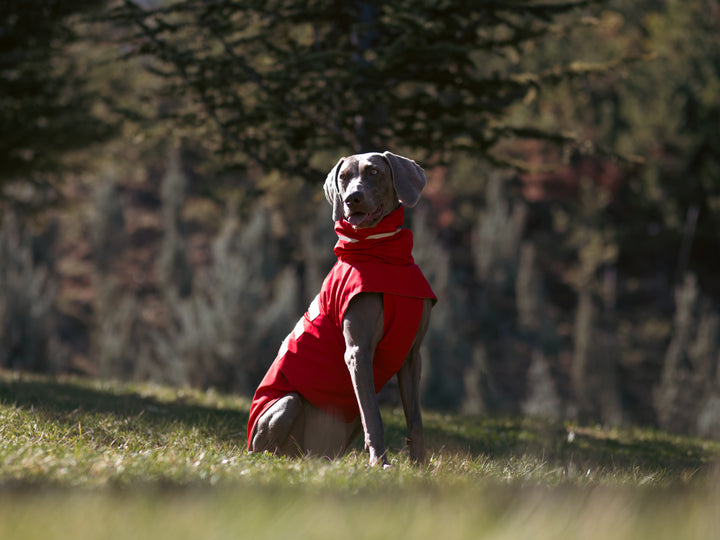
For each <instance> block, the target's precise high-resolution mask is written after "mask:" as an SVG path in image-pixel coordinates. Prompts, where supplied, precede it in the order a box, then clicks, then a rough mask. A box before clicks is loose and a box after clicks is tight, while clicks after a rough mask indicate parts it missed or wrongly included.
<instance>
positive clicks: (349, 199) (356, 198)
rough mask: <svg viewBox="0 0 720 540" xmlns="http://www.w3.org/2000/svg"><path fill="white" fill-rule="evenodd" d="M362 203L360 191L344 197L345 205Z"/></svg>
mask: <svg viewBox="0 0 720 540" xmlns="http://www.w3.org/2000/svg"><path fill="white" fill-rule="evenodd" d="M362 202H363V193H362V191H353V192H351V193H348V194H347V195H345V204H361V203H362Z"/></svg>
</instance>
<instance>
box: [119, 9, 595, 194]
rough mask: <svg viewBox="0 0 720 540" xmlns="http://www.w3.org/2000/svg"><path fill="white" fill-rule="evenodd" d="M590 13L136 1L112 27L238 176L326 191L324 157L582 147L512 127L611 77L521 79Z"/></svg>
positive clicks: (562, 72) (432, 157)
mask: <svg viewBox="0 0 720 540" xmlns="http://www.w3.org/2000/svg"><path fill="white" fill-rule="evenodd" d="M593 3H594V2H592V1H571V2H552V3H549V2H537V1H535V0H522V1H519V2H481V3H478V2H435V1H428V0H404V1H402V2H393V3H381V2H372V1H368V2H361V1H354V2H338V1H314V2H306V1H303V2H298V1H295V0H278V1H271V2H267V1H265V2H255V1H245V0H181V1H174V2H169V3H167V4H160V5H159V6H158V7H155V8H151V7H147V6H150V5H155V4H153V3H147V2H133V1H130V0H127V1H125V2H123V3H122V4H118V5H117V7H115V9H113V10H112V11H111V12H110V13H109V14H108V15H107V17H106V20H109V21H112V22H113V23H114V24H117V25H120V24H124V25H126V26H127V27H128V37H127V38H125V39H126V40H130V39H131V40H132V43H133V44H134V51H133V53H132V54H131V55H130V56H131V57H132V56H135V55H141V56H142V57H143V58H144V59H146V63H147V68H148V69H149V70H151V72H153V73H155V74H157V75H159V76H160V77H161V78H163V79H164V80H165V81H166V82H165V87H164V90H165V93H166V94H167V95H168V96H173V97H174V98H175V101H174V102H173V103H174V104H175V105H179V107H176V108H175V109H174V110H170V111H167V114H166V116H170V117H172V118H173V119H174V120H176V121H179V122H180V125H183V126H185V127H189V128H190V129H191V130H194V131H195V132H202V133H203V134H204V137H203V139H204V142H205V143H206V144H208V143H209V144H210V146H211V148H214V149H216V150H219V151H220V152H221V153H223V154H224V155H225V157H226V158H227V159H228V160H229V162H230V163H233V164H244V165H245V166H247V165H248V164H254V165H259V166H260V167H262V168H263V169H264V170H265V171H279V172H282V173H284V174H290V175H300V176H302V177H304V178H306V179H309V180H317V179H319V178H323V177H324V170H325V169H324V168H323V169H321V170H317V169H315V168H314V165H313V163H314V162H313V158H314V157H315V156H316V155H317V154H318V152H326V153H329V154H332V155H336V154H337V153H338V152H359V151H366V150H371V149H378V148H387V147H392V148H398V149H404V150H406V151H409V152H411V153H412V155H413V156H416V158H417V159H418V160H422V161H424V162H428V163H429V162H430V161H435V162H437V161H438V160H439V161H443V160H444V159H448V158H449V156H450V153H453V152H457V151H464V152H471V153H473V154H474V155H480V156H484V157H485V158H487V159H489V160H490V161H493V162H496V163H499V162H503V161H504V159H505V158H504V157H503V156H502V155H501V154H499V153H497V152H495V147H496V146H497V145H498V144H499V143H500V142H501V141H503V140H507V139H512V138H517V137H521V138H524V137H530V138H533V137H541V138H549V139H553V140H557V141H561V142H562V141H565V140H569V139H571V138H572V137H569V136H568V135H567V134H562V133H559V132H557V131H556V132H544V131H543V130H541V129H539V128H538V127H537V126H529V125H512V124H510V123H509V122H507V121H506V118H505V117H506V115H507V113H508V111H509V109H510V108H511V107H512V106H514V105H515V104H517V103H520V102H522V100H523V99H525V98H526V97H527V96H528V95H530V94H531V93H533V92H535V91H536V89H537V87H538V86H539V85H541V84H543V83H544V82H546V81H550V80H558V79H562V78H564V76H566V75H568V74H577V73H578V72H582V73H587V72H592V71H593V70H594V69H601V68H600V67H598V66H593V65H589V64H587V65H584V66H583V67H582V68H581V67H580V66H564V67H563V66H561V67H557V66H555V68H556V69H554V70H551V71H548V72H547V73H539V74H538V73H521V72H518V70H517V69H516V67H515V66H514V65H513V63H514V60H513V59H516V58H518V57H519V56H520V55H521V54H523V52H524V51H525V50H526V49H527V48H529V47H531V46H532V45H533V44H534V43H535V42H537V41H539V40H542V39H543V38H546V37H548V36H551V35H552V33H553V32H556V31H557V25H559V22H558V20H559V18H560V17H561V16H562V15H563V14H567V13H573V14H575V13H577V12H578V11H579V10H580V9H582V8H585V7H587V6H588V5H589V4H593ZM188 96H189V97H190V98H191V102H190V103H187V101H185V100H183V99H182V98H185V97H188ZM182 105H184V106H182Z"/></svg>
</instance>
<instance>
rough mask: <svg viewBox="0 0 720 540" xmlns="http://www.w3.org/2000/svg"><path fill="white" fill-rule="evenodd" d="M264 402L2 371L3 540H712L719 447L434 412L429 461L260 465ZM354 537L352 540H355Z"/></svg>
mask: <svg viewBox="0 0 720 540" xmlns="http://www.w3.org/2000/svg"><path fill="white" fill-rule="evenodd" d="M248 405H249V403H248V401H247V400H246V399H243V398H240V397H236V396H227V395H222V394H219V393H216V392H199V391H194V390H188V389H182V390H178V389H171V388H165V387H159V386H154V385H145V384H138V385H128V384H118V383H108V382H99V381H86V380H81V379H73V378H61V379H52V378H46V377H39V376H29V375H24V374H23V375H18V374H12V373H7V372H0V538H3V539H4V538H13V539H15V538H28V539H33V538H41V537H42V538H47V533H48V531H49V530H52V531H53V532H52V536H53V537H56V538H70V537H72V538H78V537H81V538H129V537H132V538H229V537H237V536H241V537H253V538H255V537H260V538H277V537H281V536H290V537H293V538H294V537H311V538H339V537H343V536H349V537H354V538H390V537H396V536H400V537H409V536H416V537H420V538H436V537H441V538H443V537H448V538H466V537H467V538H477V537H487V538H591V539H592V538H713V536H712V535H711V534H710V531H716V530H720V523H719V522H718V520H719V519H720V518H719V517H718V516H720V513H718V512H717V511H716V509H717V508H720V488H718V487H717V484H718V480H720V474H719V473H718V467H717V464H718V460H719V459H720V443H718V442H713V441H706V440H702V439H696V438H690V437H681V436H678V435H673V434H668V433H664V432H659V431H656V430H651V429H640V428H634V427H627V428H614V429H603V428H602V427H598V426H579V425H572V424H556V423H549V422H544V421H539V420H533V419H513V418H488V417H471V416H455V415H444V414H439V413H434V412H431V411H428V412H426V414H425V423H426V431H427V439H428V447H429V454H430V457H429V460H428V463H427V465H425V466H423V467H416V466H413V465H412V464H411V463H410V462H409V460H408V458H407V455H406V453H405V451H404V450H403V448H402V439H403V436H404V420H403V416H402V412H401V411H399V410H385V411H384V412H383V416H384V418H385V421H386V422H385V423H386V433H387V440H388V444H389V446H390V461H391V463H392V464H393V467H392V468H391V469H390V470H388V471H382V470H377V469H370V468H368V466H367V464H366V456H365V455H364V454H363V453H362V452H361V451H359V449H356V450H354V451H352V452H350V453H349V454H348V455H347V456H345V457H344V458H342V459H338V460H335V461H328V460H323V459H301V460H295V459H281V458H276V457H273V456H269V455H252V454H247V453H246V452H245V450H244V448H245V424H246V421H247V410H248ZM339 531H345V532H344V533H342V534H341V533H340V532H339Z"/></svg>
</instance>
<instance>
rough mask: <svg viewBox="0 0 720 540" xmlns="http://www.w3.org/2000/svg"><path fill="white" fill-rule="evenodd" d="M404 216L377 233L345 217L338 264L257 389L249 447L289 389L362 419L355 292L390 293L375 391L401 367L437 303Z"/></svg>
mask: <svg viewBox="0 0 720 540" xmlns="http://www.w3.org/2000/svg"><path fill="white" fill-rule="evenodd" d="M404 219H405V210H404V208H403V207H402V206H401V207H399V208H398V209H397V210H395V211H394V212H392V213H391V214H389V215H387V216H386V217H385V218H384V219H383V220H382V221H381V222H380V223H379V224H378V225H376V226H375V227H372V228H368V229H355V228H353V227H352V226H351V225H350V224H349V223H347V222H346V221H344V220H340V221H337V222H336V223H335V232H336V233H337V235H338V241H337V244H336V245H335V248H334V252H335V254H336V255H337V257H338V261H337V263H335V266H334V267H333V268H332V270H331V271H330V273H329V274H328V275H327V277H326V278H325V281H324V282H323V285H322V288H321V289H320V293H319V294H318V296H317V297H316V298H315V300H313V302H312V304H310V307H309V308H308V310H307V312H306V313H305V315H304V316H303V318H302V319H300V320H299V321H298V323H297V325H296V326H295V329H294V330H293V331H292V332H291V333H290V335H288V337H287V338H285V341H284V342H283V344H282V346H281V347H280V351H279V352H278V355H277V357H276V358H275V361H274V362H273V364H272V365H271V366H270V368H269V369H268V372H267V373H266V374H265V377H264V378H263V380H262V382H261V383H260V386H259V387H258V389H257V390H256V391H255V396H254V397H253V402H252V406H251V408H250V418H249V421H248V450H249V449H250V442H251V441H252V435H253V432H254V430H255V424H256V423H257V421H258V418H260V416H262V414H263V413H264V412H265V411H266V410H267V409H268V407H270V406H271V405H272V404H273V403H275V402H276V401H277V400H278V399H280V398H281V397H283V396H284V395H286V394H288V393H290V392H297V393H299V394H300V395H301V396H303V397H304V398H305V399H307V400H308V401H309V402H310V403H312V404H313V405H315V406H316V407H318V408H320V409H322V410H324V411H326V412H327V413H329V414H332V415H333V416H335V417H337V418H339V419H341V420H343V421H345V422H352V421H353V419H355V417H357V415H358V414H359V412H360V411H359V408H358V404H357V400H356V398H355V391H354V389H353V386H352V381H351V379H350V372H349V371H348V368H347V366H346V364H345V358H344V355H345V339H344V337H343V334H342V321H343V316H344V314H345V310H346V309H347V307H348V304H349V303H350V300H352V298H353V297H354V296H355V295H356V294H358V293H360V292H377V293H383V305H384V316H385V326H384V330H383V336H382V339H381V340H380V343H378V346H377V348H376V350H375V356H374V358H373V373H374V380H375V391H376V392H379V391H380V390H381V389H382V387H383V386H385V384H386V383H387V382H388V381H389V380H390V378H391V377H392V376H393V375H395V374H396V373H397V372H398V371H399V370H400V367H401V366H402V364H403V362H404V361H405V357H406V356H407V354H408V353H409V352H410V347H411V346H412V344H413V341H414V339H415V335H416V333H417V329H418V325H419V324H420V318H421V317H422V311H423V299H424V298H431V299H433V300H435V295H434V294H433V292H432V289H431V288H430V285H429V284H428V282H427V280H426V279H425V276H423V274H422V272H421V271H420V268H419V267H418V266H417V265H416V264H415V261H414V260H413V257H412V245H413V236H412V232H410V230H409V229H404V228H402V225H403V222H404Z"/></svg>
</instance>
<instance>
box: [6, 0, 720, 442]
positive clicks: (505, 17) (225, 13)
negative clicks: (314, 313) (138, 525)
mask: <svg viewBox="0 0 720 540" xmlns="http://www.w3.org/2000/svg"><path fill="white" fill-rule="evenodd" d="M719 35H720V2H718V1H717V0H683V1H673V0H638V1H635V2H623V1H620V0H617V1H610V0H608V1H592V0H590V1H566V2H559V1H551V0H545V1H542V2H540V1H534V0H518V1H514V2H491V1H453V2H449V1H443V0H398V1H395V2H392V3H385V2H376V1H340V0H304V1H302V2H300V1H296V0H263V1H254V0H178V1H171V0H168V1H163V0H142V1H141V0H136V1H130V0H126V1H115V0H108V1H105V0H74V1H69V0H22V1H21V0H8V1H5V2H3V3H2V5H1V6H0V98H1V99H0V125H1V126H2V129H1V130H0V148H1V149H2V151H1V152H0V368H4V369H12V370H33V371H40V372H47V373H77V374H82V375H87V376H92V377H108V378H119V379H134V380H152V381H157V382H160V383H167V384H173V385H190V386H196V387H203V388H208V387H214V388H218V389H221V390H223V391H230V392H237V393H241V394H245V395H251V394H252V392H253V390H254V388H255V386H256V384H257V382H258V381H259V380H260V378H261V377H262V375H263V373H264V371H265V369H266V368H267V366H268V365H269V364H270V363H271V362H272V360H273V358H274V356H275V353H276V351H277V349H278V346H279V344H280V343H281V341H282V339H283V338H284V336H285V334H286V333H287V332H288V331H289V330H290V329H291V328H292V326H293V325H294V323H295V321H296V320H297V318H298V317H299V316H300V315H301V314H302V313H303V312H304V310H305V308H306V306H307V305H308V303H309V301H310V300H311V299H312V298H313V297H314V295H315V294H316V292H317V290H318V289H319V287H320V284H321V282H322V279H323V278H324V276H325V274H326V272H327V271H328V270H329V268H330V267H331V265H332V264H333V262H334V255H333V253H332V246H333V244H334V241H335V235H334V233H333V231H332V223H331V218H330V207H329V205H328V204H327V203H326V202H325V199H324V196H323V194H322V182H323V181H324V179H325V175H326V174H327V172H328V171H329V170H330V169H331V168H332V166H333V165H334V164H335V162H336V161H337V159H338V158H339V157H341V156H343V155H346V154H351V153H356V152H360V151H369V150H381V151H382V150H386V149H388V150H391V151H393V152H395V153H398V154H402V155H405V156H408V157H411V158H413V159H415V160H416V161H418V162H419V163H420V164H421V165H422V166H423V167H424V168H425V170H426V173H427V176H428V179H429V183H428V187H427V189H426V191H425V197H424V199H423V200H422V201H421V203H420V204H419V205H418V207H416V208H415V209H413V210H412V211H411V212H409V215H408V218H407V220H408V223H407V224H408V225H409V226H411V227H412V229H413V231H414V234H415V249H414V254H415V258H416V262H417V263H418V264H419V265H420V266H421V268H422V269H423V270H424V272H425V274H426V276H427V277H428V279H429V280H430V282H431V284H432V286H433V288H434V290H435V292H436V294H437V295H438V297H439V302H438V304H437V306H436V308H435V310H434V312H433V318H432V323H431V327H430V330H429V333H428V336H427V338H426V341H425V347H424V357H423V361H424V368H423V369H424V371H423V402H424V404H425V406H426V407H430V408H433V409H437V410H452V411H462V412H465V413H469V414H530V415H536V416H542V417H547V418H550V419H555V420H560V419H576V420H579V421H586V422H587V421H589V422H598V423H601V424H603V425H619V424H628V423H637V424H644V425H655V426H660V427H662V428H666V429H670V430H674V431H678V432H685V433H694V434H699V435H703V436H712V437H720V369H719V368H718V364H719V363H720V337H719V334H720V332H719V330H720V304H719V301H720V280H718V273H719V272H720V256H719V253H720V40H718V36H719ZM388 396H389V397H388V398H387V399H390V400H392V399H394V398H393V397H392V396H393V393H392V392H388Z"/></svg>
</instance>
